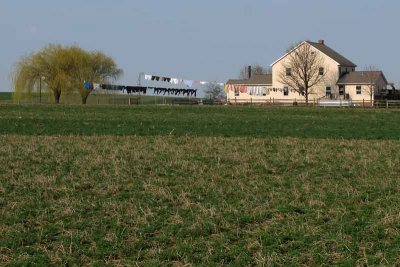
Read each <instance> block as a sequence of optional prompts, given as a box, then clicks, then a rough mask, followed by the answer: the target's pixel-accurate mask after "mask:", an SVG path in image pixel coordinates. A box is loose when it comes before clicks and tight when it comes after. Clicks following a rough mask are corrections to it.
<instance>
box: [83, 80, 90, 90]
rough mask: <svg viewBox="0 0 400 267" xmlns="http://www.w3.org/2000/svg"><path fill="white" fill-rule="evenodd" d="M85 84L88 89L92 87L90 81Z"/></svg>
mask: <svg viewBox="0 0 400 267" xmlns="http://www.w3.org/2000/svg"><path fill="white" fill-rule="evenodd" d="M83 86H84V87H85V89H86V90H90V87H91V85H90V82H85V83H84V84H83Z"/></svg>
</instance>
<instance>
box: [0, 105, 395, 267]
mask: <svg viewBox="0 0 400 267" xmlns="http://www.w3.org/2000/svg"><path fill="white" fill-rule="evenodd" d="M0 126H1V127H0V144H1V145H0V211H1V213H0V264H1V265H10V266H20V265H34V264H36V265H39V266H42V265H68V266H74V265H76V266H80V265H95V266H103V265H108V266H135V265H136V266H191V265H193V266H221V265H232V266H246V265H247V266H254V265H259V266H263V265H267V266H268V265H281V266H288V265H289V266H299V265H303V266H310V265H314V266H319V265H326V266H331V265H344V266H355V265H359V266H369V265H391V266H396V265H400V257H399V253H400V192H399V189H400V180H399V173H400V153H399V150H400V141H399V138H400V112H398V111H386V110H384V111H375V110H352V109H311V108H310V109H306V108H303V109H301V108H296V109H295V108H282V109H279V108H277V109H271V108H256V107H157V106H146V107H143V106H142V107H140V106H139V107H81V106H74V107H71V106H68V107H65V106H58V107H55V106H40V107H39V106H12V105H8V106H0Z"/></svg>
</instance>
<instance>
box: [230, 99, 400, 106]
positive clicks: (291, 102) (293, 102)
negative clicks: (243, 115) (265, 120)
mask: <svg viewBox="0 0 400 267" xmlns="http://www.w3.org/2000/svg"><path fill="white" fill-rule="evenodd" d="M228 104H231V105H235V104H236V105H267V106H306V101H305V100H304V99H299V100H298V99H275V98H269V99H252V98H251V99H241V98H233V99H229V100H228ZM309 106H320V107H353V108H388V109H389V108H400V100H375V101H372V102H371V101H370V100H365V99H364V100H325V99H324V101H319V100H310V101H309Z"/></svg>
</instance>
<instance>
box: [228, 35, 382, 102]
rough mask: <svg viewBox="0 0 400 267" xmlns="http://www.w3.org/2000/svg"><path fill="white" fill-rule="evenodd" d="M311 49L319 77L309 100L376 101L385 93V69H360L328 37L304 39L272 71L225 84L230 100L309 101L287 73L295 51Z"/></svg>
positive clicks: (289, 70) (277, 61) (275, 64)
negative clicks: (383, 70)
mask: <svg viewBox="0 0 400 267" xmlns="http://www.w3.org/2000/svg"><path fill="white" fill-rule="evenodd" d="M304 48H307V49H308V51H310V53H311V55H313V56H314V55H315V56H316V57H318V58H319V61H318V64H319V65H318V66H317V67H318V70H317V72H318V73H317V74H316V75H320V76H321V79H317V80H318V82H317V83H315V85H313V86H312V87H311V88H310V89H309V94H308V99H309V101H312V102H315V101H319V100H322V99H336V100H351V101H371V100H372V101H373V100H374V97H375V95H377V94H380V93H381V92H384V91H385V90H386V88H387V85H388V82H387V80H386V78H385V76H384V74H383V73H382V72H381V71H375V70H371V71H356V67H357V66H356V64H354V63H353V62H352V61H350V60H349V59H347V58H345V57H344V56H342V55H341V54H339V53H338V52H336V51H335V50H333V49H332V48H330V47H329V46H327V45H326V44H325V42H324V40H319V41H318V42H311V41H303V42H301V43H300V44H299V45H297V46H296V47H294V48H293V49H291V50H289V51H288V52H287V53H286V54H285V55H283V56H282V57H280V58H279V59H277V60H276V61H275V62H273V63H272V64H271V67H272V74H263V75H254V76H251V70H249V78H248V79H245V80H229V81H228V82H227V84H226V86H225V91H226V93H227V98H228V101H229V102H230V103H235V102H239V103H240V102H250V101H251V102H266V101H275V102H287V103H291V102H301V101H304V100H305V94H304V90H302V88H298V87H296V86H294V85H293V83H292V84H290V83H289V82H288V83H286V81H285V79H283V78H282V77H283V76H285V75H286V76H290V75H292V73H293V72H294V70H293V69H292V68H289V67H288V66H289V65H290V66H292V65H293V64H291V60H293V56H292V55H293V53H295V52H296V51H299V50H301V49H304Z"/></svg>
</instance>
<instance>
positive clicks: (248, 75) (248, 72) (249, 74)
mask: <svg viewBox="0 0 400 267" xmlns="http://www.w3.org/2000/svg"><path fill="white" fill-rule="evenodd" d="M247 77H248V79H250V78H251V66H248V67H247Z"/></svg>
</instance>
